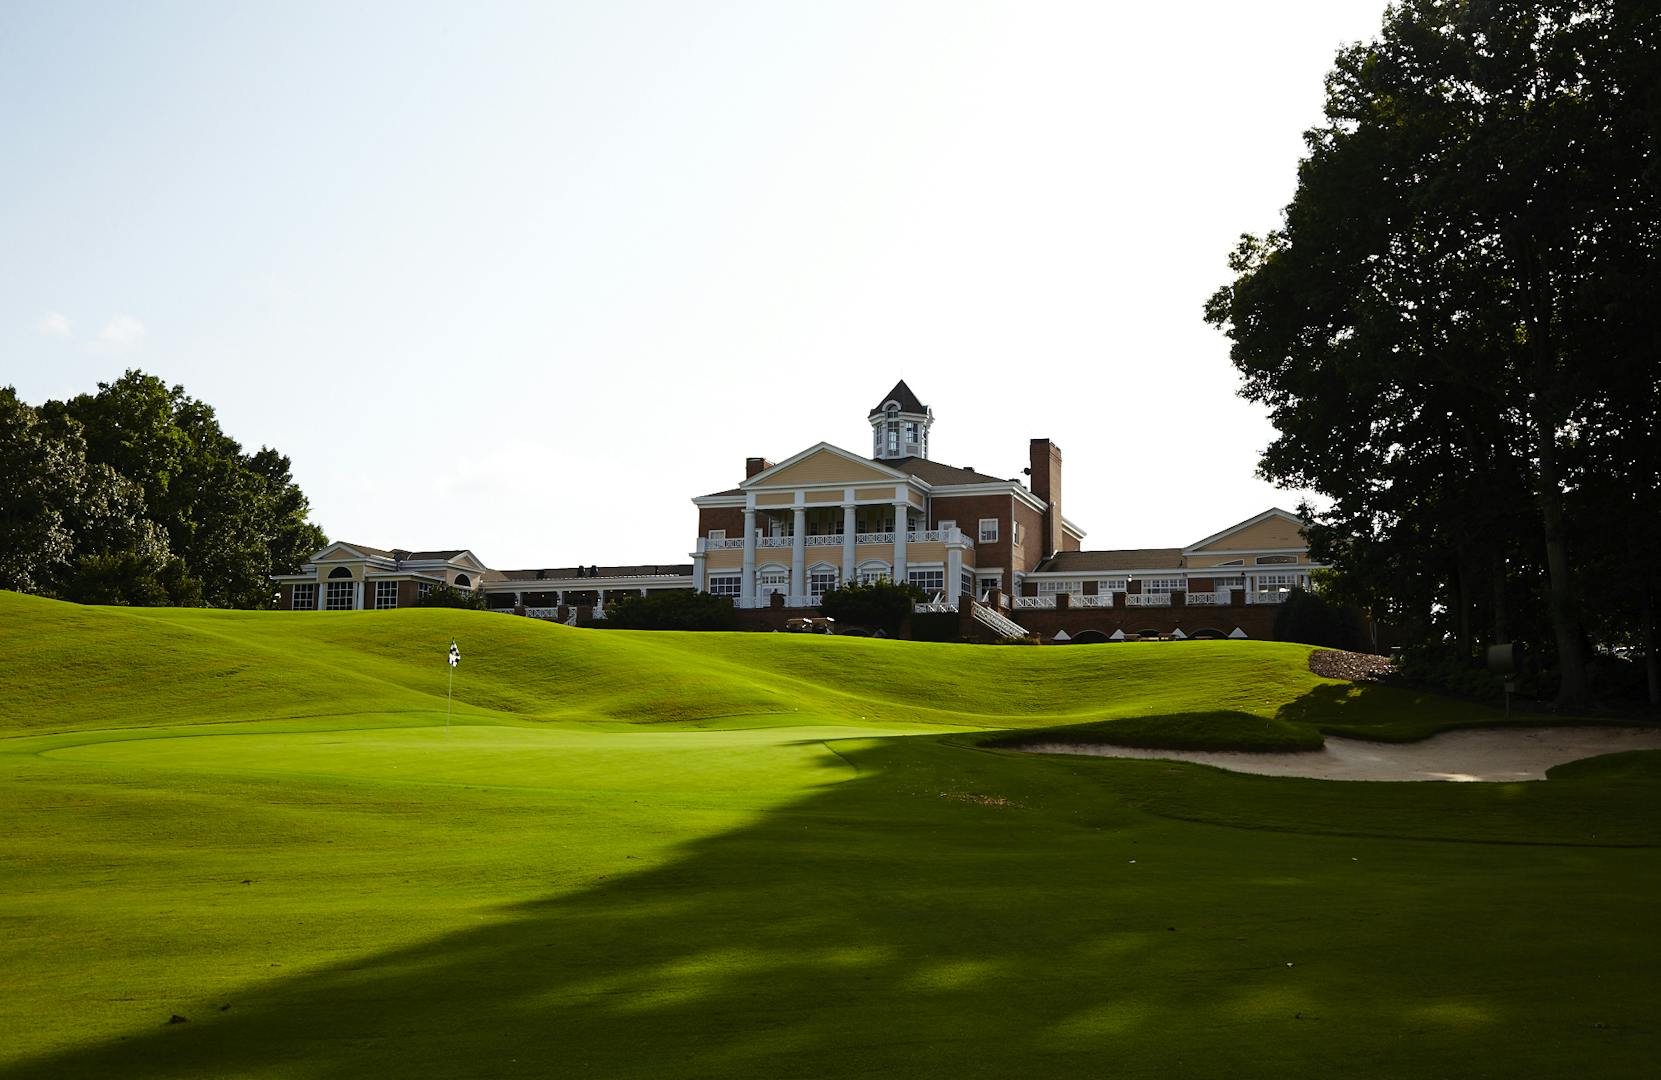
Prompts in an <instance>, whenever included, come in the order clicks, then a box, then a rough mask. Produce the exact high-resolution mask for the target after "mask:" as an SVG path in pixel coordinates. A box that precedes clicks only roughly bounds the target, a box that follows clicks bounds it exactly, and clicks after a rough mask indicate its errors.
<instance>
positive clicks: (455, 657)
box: [450, 641, 461, 667]
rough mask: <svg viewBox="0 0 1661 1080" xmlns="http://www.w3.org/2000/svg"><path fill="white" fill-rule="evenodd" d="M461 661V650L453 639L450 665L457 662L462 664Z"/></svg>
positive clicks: (454, 664)
mask: <svg viewBox="0 0 1661 1080" xmlns="http://www.w3.org/2000/svg"><path fill="white" fill-rule="evenodd" d="M460 663H461V650H460V649H458V648H456V643H455V642H454V641H451V642H450V666H451V667H455V666H456V665H457V664H460Z"/></svg>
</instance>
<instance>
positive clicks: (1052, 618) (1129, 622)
mask: <svg viewBox="0 0 1661 1080" xmlns="http://www.w3.org/2000/svg"><path fill="white" fill-rule="evenodd" d="M1275 611H1276V608H1275V607H1274V606H1272V605H1269V604H1257V605H1250V606H1242V607H1209V606H1207V607H1195V608H1073V609H1070V610H1065V611H1063V610H1059V609H1053V610H1052V609H1048V608H1041V609H1036V610H1034V609H1031V608H1024V609H1022V610H1019V611H1012V612H1010V613H1009V616H1010V618H1012V619H1014V620H1015V621H1016V622H1018V623H1020V624H1021V625H1022V626H1024V627H1026V628H1027V629H1028V630H1029V631H1031V632H1032V633H1035V634H1037V635H1038V636H1039V637H1041V638H1043V639H1044V640H1045V641H1049V640H1050V639H1051V638H1053V637H1055V633H1056V631H1057V630H1065V631H1067V634H1068V636H1069V637H1077V636H1078V634H1079V633H1080V632H1082V631H1085V630H1099V631H1101V632H1102V633H1103V634H1106V635H1107V636H1109V637H1112V636H1113V631H1115V630H1123V631H1124V632H1125V634H1126V635H1127V636H1129V635H1132V634H1137V633H1140V632H1141V631H1143V630H1157V631H1158V632H1160V633H1163V634H1168V633H1170V632H1171V631H1172V630H1177V629H1181V630H1182V632H1183V633H1185V634H1193V633H1194V632H1195V631H1196V630H1201V629H1210V630H1217V631H1220V632H1221V633H1223V634H1225V635H1226V634H1228V633H1229V632H1230V631H1232V630H1233V629H1234V628H1235V627H1237V626H1238V627H1239V628H1240V629H1241V630H1244V631H1245V632H1246V636H1247V637H1250V638H1256V639H1258V640H1262V641H1272V640H1274V632H1275Z"/></svg>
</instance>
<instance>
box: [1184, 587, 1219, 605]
mask: <svg viewBox="0 0 1661 1080" xmlns="http://www.w3.org/2000/svg"><path fill="white" fill-rule="evenodd" d="M1184 602H1185V603H1187V605H1188V606H1189V607H1227V606H1228V593H1227V592H1222V591H1218V592H1191V593H1189V594H1188V596H1187V599H1186V600H1185V601H1184Z"/></svg>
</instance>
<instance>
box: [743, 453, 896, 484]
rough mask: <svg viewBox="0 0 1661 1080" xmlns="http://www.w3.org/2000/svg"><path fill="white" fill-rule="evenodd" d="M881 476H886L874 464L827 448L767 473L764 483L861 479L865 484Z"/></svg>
mask: <svg viewBox="0 0 1661 1080" xmlns="http://www.w3.org/2000/svg"><path fill="white" fill-rule="evenodd" d="M882 479H885V477H884V475H883V473H882V472H881V471H880V470H878V469H877V468H876V467H875V466H871V465H861V464H860V463H859V462H857V461H849V460H848V459H847V458H845V457H841V456H840V455H837V454H833V453H831V452H830V451H829V450H821V451H819V452H818V453H817V454H813V455H812V456H810V457H806V458H803V459H802V460H801V461H798V462H797V463H796V464H794V465H792V466H790V467H789V468H788V469H785V470H784V471H782V472H778V473H774V474H773V475H772V476H769V477H768V478H767V486H768V487H773V486H775V485H777V486H781V487H782V486H784V485H787V484H788V485H798V484H834V483H843V484H854V483H860V482H864V483H867V484H868V483H870V482H871V481H873V480H882Z"/></svg>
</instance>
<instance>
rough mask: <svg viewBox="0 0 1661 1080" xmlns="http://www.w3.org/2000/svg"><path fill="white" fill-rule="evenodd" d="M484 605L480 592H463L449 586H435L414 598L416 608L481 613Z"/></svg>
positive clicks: (484, 601) (483, 598)
mask: <svg viewBox="0 0 1661 1080" xmlns="http://www.w3.org/2000/svg"><path fill="white" fill-rule="evenodd" d="M486 603H487V601H486V600H485V595H484V593H482V592H465V591H463V590H461V589H456V588H452V587H451V586H449V585H436V586H434V587H433V588H431V589H428V590H427V591H426V592H425V593H423V594H421V595H420V596H418V597H416V598H415V606H416V607H442V608H466V609H468V610H470V611H483V610H485V605H486Z"/></svg>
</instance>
